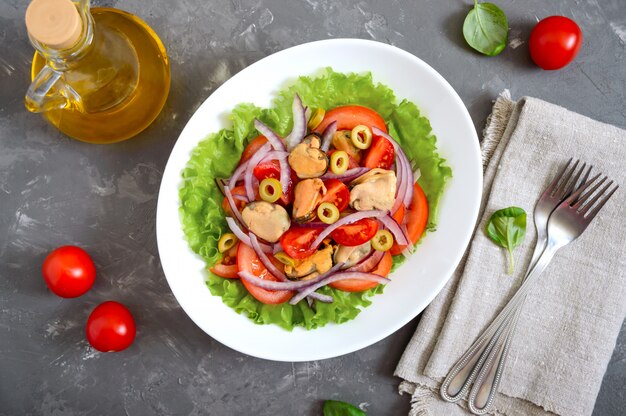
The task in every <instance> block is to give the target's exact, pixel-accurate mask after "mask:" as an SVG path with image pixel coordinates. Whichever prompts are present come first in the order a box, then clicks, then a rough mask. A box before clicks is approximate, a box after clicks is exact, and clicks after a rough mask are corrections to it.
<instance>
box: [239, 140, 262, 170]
mask: <svg viewBox="0 0 626 416" xmlns="http://www.w3.org/2000/svg"><path fill="white" fill-rule="evenodd" d="M265 143H267V137H265V136H256V137H255V138H254V139H252V140H250V143H248V145H247V146H246V148H245V149H243V153H241V159H239V164H240V165H241V164H242V163H243V162H245V161H246V160H248V159H250V158H251V157H252V155H253V154H255V153H256V152H257V151H258V150H259V149H260V148H261V147H262V146H263V145H264V144H265Z"/></svg>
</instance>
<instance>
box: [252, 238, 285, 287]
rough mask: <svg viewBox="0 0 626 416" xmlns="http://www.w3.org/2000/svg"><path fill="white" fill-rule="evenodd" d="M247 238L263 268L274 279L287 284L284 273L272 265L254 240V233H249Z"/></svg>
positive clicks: (256, 240) (255, 239)
mask: <svg viewBox="0 0 626 416" xmlns="http://www.w3.org/2000/svg"><path fill="white" fill-rule="evenodd" d="M248 237H250V243H251V245H252V249H253V250H254V251H255V253H256V255H257V257H258V258H259V259H260V260H261V263H263V266H265V268H266V269H267V270H268V271H269V272H270V273H271V274H272V275H273V276H274V277H275V278H277V279H278V280H280V281H281V282H287V281H288V280H289V279H287V276H285V273H283V272H281V271H280V270H279V269H278V267H276V266H275V265H274V263H272V261H271V260H270V258H269V257H267V254H265V253H264V252H263V249H262V248H261V245H260V244H259V240H258V239H257V238H256V235H254V233H250V234H249V235H248Z"/></svg>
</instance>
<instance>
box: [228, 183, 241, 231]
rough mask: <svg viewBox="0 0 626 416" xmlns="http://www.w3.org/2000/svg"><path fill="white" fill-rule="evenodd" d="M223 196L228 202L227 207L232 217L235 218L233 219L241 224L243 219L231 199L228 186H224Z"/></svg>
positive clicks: (231, 195)
mask: <svg viewBox="0 0 626 416" xmlns="http://www.w3.org/2000/svg"><path fill="white" fill-rule="evenodd" d="M224 195H226V200H227V201H228V205H229V206H230V210H231V211H232V212H233V215H234V216H235V218H237V221H239V223H240V224H243V223H244V222H243V218H242V217H241V213H240V212H239V208H237V204H236V203H235V200H234V199H233V194H232V192H231V191H230V187H229V186H228V185H224Z"/></svg>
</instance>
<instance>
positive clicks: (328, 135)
mask: <svg viewBox="0 0 626 416" xmlns="http://www.w3.org/2000/svg"><path fill="white" fill-rule="evenodd" d="M336 132H337V122H336V121H333V122H332V123H330V124H329V125H328V127H326V128H325V129H324V133H322V146H321V147H320V148H321V149H322V150H323V151H325V152H328V149H329V148H330V142H331V141H332V140H333V135H334V134H335V133H336Z"/></svg>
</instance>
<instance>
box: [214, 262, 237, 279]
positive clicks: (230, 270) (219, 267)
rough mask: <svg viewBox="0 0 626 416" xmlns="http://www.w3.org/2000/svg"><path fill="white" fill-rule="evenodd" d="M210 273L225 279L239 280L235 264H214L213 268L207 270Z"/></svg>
mask: <svg viewBox="0 0 626 416" xmlns="http://www.w3.org/2000/svg"><path fill="white" fill-rule="evenodd" d="M209 270H210V271H211V273H213V274H216V275H218V276H219V277H224V278H226V279H239V276H238V275H237V272H238V271H239V269H238V267H237V265H236V264H223V263H221V262H220V263H215V265H213V267H211V268H209Z"/></svg>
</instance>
